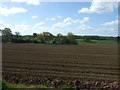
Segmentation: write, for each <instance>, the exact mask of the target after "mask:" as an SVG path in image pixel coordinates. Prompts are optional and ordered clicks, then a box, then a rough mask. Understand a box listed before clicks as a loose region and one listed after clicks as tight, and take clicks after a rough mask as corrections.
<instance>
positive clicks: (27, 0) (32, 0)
mask: <svg viewBox="0 0 120 90" xmlns="http://www.w3.org/2000/svg"><path fill="white" fill-rule="evenodd" d="M10 1H11V2H22V3H27V4H31V5H40V0H10Z"/></svg>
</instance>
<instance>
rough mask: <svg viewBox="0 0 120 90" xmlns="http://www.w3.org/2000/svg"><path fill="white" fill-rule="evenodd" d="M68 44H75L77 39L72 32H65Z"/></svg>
mask: <svg viewBox="0 0 120 90" xmlns="http://www.w3.org/2000/svg"><path fill="white" fill-rule="evenodd" d="M67 39H68V44H77V40H76V38H75V35H74V34H73V33H70V32H69V33H68V34H67Z"/></svg>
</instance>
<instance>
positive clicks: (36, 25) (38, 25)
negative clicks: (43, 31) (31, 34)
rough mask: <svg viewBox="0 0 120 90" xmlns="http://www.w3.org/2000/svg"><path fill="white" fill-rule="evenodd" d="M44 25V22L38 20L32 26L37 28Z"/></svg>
mask: <svg viewBox="0 0 120 90" xmlns="http://www.w3.org/2000/svg"><path fill="white" fill-rule="evenodd" d="M44 25H45V23H44V22H40V23H37V24H35V25H34V26H33V28H39V27H41V26H44Z"/></svg>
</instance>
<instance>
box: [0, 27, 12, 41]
mask: <svg viewBox="0 0 120 90" xmlns="http://www.w3.org/2000/svg"><path fill="white" fill-rule="evenodd" d="M0 31H1V34H2V42H11V39H12V31H11V29H9V28H4V29H3V30H0Z"/></svg>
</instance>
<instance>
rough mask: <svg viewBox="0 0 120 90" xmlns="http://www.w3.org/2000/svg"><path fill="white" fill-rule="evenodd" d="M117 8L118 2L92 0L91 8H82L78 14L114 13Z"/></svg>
mask: <svg viewBox="0 0 120 90" xmlns="http://www.w3.org/2000/svg"><path fill="white" fill-rule="evenodd" d="M116 7H117V2H105V1H104V0H92V3H91V6H90V7H89V8H82V9H80V10H79V11H78V13H99V14H100V13H105V12H113V11H114V8H116Z"/></svg>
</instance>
